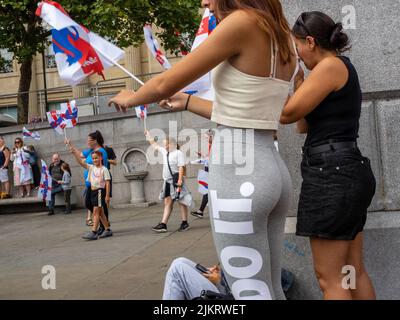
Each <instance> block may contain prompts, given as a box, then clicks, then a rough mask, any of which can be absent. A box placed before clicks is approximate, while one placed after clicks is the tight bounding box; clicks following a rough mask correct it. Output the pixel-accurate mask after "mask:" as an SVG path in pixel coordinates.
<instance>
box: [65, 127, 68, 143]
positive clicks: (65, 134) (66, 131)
mask: <svg viewBox="0 0 400 320" xmlns="http://www.w3.org/2000/svg"><path fill="white" fill-rule="evenodd" d="M64 137H65V140H67V139H68V138H67V130H66V129H65V128H64Z"/></svg>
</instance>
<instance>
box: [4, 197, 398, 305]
mask: <svg viewBox="0 0 400 320" xmlns="http://www.w3.org/2000/svg"><path fill="white" fill-rule="evenodd" d="M162 209H163V208H162V206H160V205H157V206H154V207H149V208H140V209H126V210H117V209H113V210H112V211H111V222H112V229H113V231H114V233H115V235H114V236H113V237H112V238H107V239H99V240H97V241H93V242H87V241H85V240H83V239H81V236H82V235H83V234H84V233H85V232H86V231H88V230H89V228H88V227H86V226H85V225H84V220H85V210H78V211H74V212H73V213H72V214H71V215H64V214H61V213H60V214H56V215H54V216H50V217H49V216H47V213H45V212H43V213H27V214H9V215H6V214H0V299H133V300H142V299H148V300H153V299H160V298H161V297H162V290H163V285H164V277H165V273H166V271H167V269H168V266H169V264H170V263H171V261H172V260H173V259H174V258H177V257H182V256H183V257H187V258H190V259H192V260H194V261H197V262H200V263H201V264H203V265H213V264H214V263H215V262H216V261H217V256H216V252H215V250H214V246H213V242H212V235H211V229H210V222H209V217H208V214H206V218H205V219H203V220H200V219H195V218H194V217H192V216H190V218H189V223H190V225H191V229H190V230H188V231H186V232H183V233H180V232H177V231H176V230H177V229H178V227H179V224H180V219H179V211H178V208H176V209H175V210H174V212H173V214H172V217H171V220H170V223H169V225H168V228H169V232H168V233H166V234H156V233H153V232H152V231H151V227H152V226H153V225H155V224H156V223H158V221H159V220H160V219H161V213H162ZM0 213H1V212H0ZM295 223H296V220H295V218H291V217H289V218H288V219H287V220H286V230H285V232H286V236H285V242H284V244H283V246H284V263H283V265H284V267H285V268H286V269H288V270H290V271H291V272H293V273H294V274H295V284H294V287H293V288H292V290H291V292H290V294H289V298H291V299H295V300H297V299H300V300H303V299H310V300H315V299H321V293H320V290H319V288H318V284H317V282H316V280H315V275H314V271H313V267H312V257H311V250H310V246H309V243H308V239H306V238H301V237H296V236H295V235H294V231H295ZM365 263H366V267H367V270H368V271H369V272H370V275H371V278H372V281H373V283H374V285H375V288H376V292H377V296H378V299H390V300H393V299H400V276H399V275H400V213H399V212H384V213H373V214H371V215H370V217H369V218H368V222H367V226H366V231H365ZM45 265H52V266H54V267H55V269H56V290H43V289H42V287H41V282H42V277H43V276H44V275H42V274H41V270H42V267H43V266H45Z"/></svg>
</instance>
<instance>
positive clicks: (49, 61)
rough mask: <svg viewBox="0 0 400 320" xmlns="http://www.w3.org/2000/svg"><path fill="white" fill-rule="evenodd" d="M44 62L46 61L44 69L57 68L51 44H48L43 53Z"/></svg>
mask: <svg viewBox="0 0 400 320" xmlns="http://www.w3.org/2000/svg"><path fill="white" fill-rule="evenodd" d="M44 55H45V57H44V58H45V61H46V68H48V69H49V68H57V64H56V56H55V54H54V50H53V44H50V45H49V46H48V47H47V49H46V50H45V52H44Z"/></svg>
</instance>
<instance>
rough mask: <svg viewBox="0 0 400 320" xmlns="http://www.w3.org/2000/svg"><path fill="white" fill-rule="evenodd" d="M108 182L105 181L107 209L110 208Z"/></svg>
mask: <svg viewBox="0 0 400 320" xmlns="http://www.w3.org/2000/svg"><path fill="white" fill-rule="evenodd" d="M110 199H111V198H110V180H106V199H105V200H106V204H107V207H109V206H110Z"/></svg>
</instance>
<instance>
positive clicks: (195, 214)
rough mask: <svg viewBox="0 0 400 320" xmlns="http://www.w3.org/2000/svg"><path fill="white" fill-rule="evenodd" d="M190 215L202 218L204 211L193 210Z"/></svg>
mask: <svg viewBox="0 0 400 320" xmlns="http://www.w3.org/2000/svg"><path fill="white" fill-rule="evenodd" d="M190 214H191V215H192V216H195V217H196V218H200V219H203V218H204V213H203V212H200V211H194V212H191V213H190Z"/></svg>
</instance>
